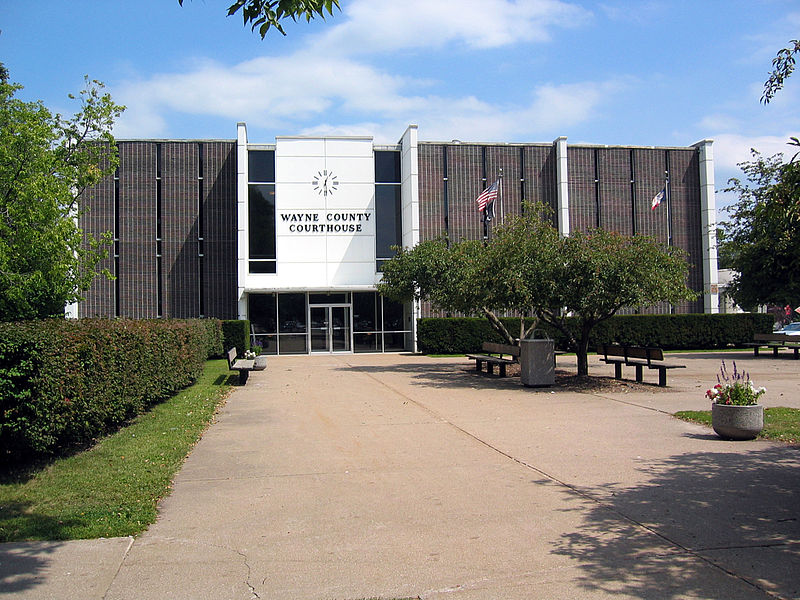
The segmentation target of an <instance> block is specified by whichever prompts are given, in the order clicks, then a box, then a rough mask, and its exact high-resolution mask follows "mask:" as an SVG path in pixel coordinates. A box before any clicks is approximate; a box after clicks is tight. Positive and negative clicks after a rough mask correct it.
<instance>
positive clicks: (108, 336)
mask: <svg viewBox="0 0 800 600" xmlns="http://www.w3.org/2000/svg"><path fill="white" fill-rule="evenodd" d="M221 353H222V327H221V323H220V321H217V320H211V319H208V320H206V319H203V320H200V319H197V320H141V321H138V320H137V321H134V320H125V319H120V320H106V319H82V320H78V321H72V320H52V321H29V322H23V323H0V417H1V418H0V463H2V462H6V461H18V460H20V459H25V458H31V457H34V456H37V455H50V454H54V453H56V452H57V451H59V450H61V449H63V448H69V447H76V446H81V445H85V444H87V443H89V442H91V441H93V440H95V439H96V438H98V437H99V436H102V435H105V434H106V433H108V432H110V431H113V430H114V429H116V428H117V427H119V426H120V425H121V424H122V423H124V422H125V421H126V420H128V419H131V418H132V417H134V416H136V415H137V414H139V413H141V412H142V411H143V410H145V409H146V408H148V407H149V406H151V405H152V404H154V403H156V402H159V401H162V400H164V399H166V398H169V397H170V396H172V395H174V394H175V393H176V392H177V391H178V390H180V389H182V388H184V387H186V386H188V385H190V384H191V383H193V382H194V381H195V380H196V379H197V377H198V376H199V375H200V373H202V371H203V366H204V363H205V361H206V360H207V359H208V358H209V357H210V356H218V355H220V354H221Z"/></svg>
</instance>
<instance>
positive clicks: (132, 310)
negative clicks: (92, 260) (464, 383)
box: [79, 140, 703, 318]
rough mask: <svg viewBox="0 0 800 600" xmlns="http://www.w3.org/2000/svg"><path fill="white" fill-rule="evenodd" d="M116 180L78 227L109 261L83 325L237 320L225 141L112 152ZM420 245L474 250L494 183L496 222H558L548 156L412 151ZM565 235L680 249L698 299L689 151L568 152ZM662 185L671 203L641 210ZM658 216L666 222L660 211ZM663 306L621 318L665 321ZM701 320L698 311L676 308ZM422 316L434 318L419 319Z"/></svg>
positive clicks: (698, 250) (103, 187)
mask: <svg viewBox="0 0 800 600" xmlns="http://www.w3.org/2000/svg"><path fill="white" fill-rule="evenodd" d="M118 146H119V152H120V168H119V170H118V173H117V176H116V177H108V178H106V179H105V180H103V181H102V182H101V183H99V184H98V185H96V186H94V187H93V188H91V189H89V190H87V191H86V193H85V195H84V197H83V206H82V208H83V213H82V215H81V225H82V227H83V228H84V229H85V230H86V231H87V232H90V233H92V234H93V235H95V236H99V235H100V234H102V233H103V232H106V231H108V232H112V233H113V234H114V236H115V239H116V241H115V246H114V249H115V253H116V256H115V255H114V254H115V253H114V252H112V253H111V256H109V258H108V259H106V260H105V261H104V262H103V264H102V267H104V268H107V269H108V270H109V271H111V272H112V273H114V274H115V275H116V280H114V281H109V280H107V279H105V278H102V277H98V278H96V279H95V280H94V282H93V284H92V287H91V289H90V290H89V291H88V292H87V294H86V300H85V301H84V302H82V303H81V304H80V306H79V314H80V315H82V316H104V317H114V316H125V317H134V318H152V317H159V316H160V317H177V318H181V317H197V316H211V317H219V318H236V316H237V313H238V309H237V295H236V294H237V276H236V269H237V247H236V240H237V216H236V196H237V189H236V185H237V168H236V143H235V142H233V141H156V140H143V141H120V142H119V143H118ZM418 156H419V165H418V172H419V182H418V183H419V213H420V214H419V224H420V238H421V239H422V240H428V239H433V238H436V237H438V236H440V235H444V234H447V235H448V236H449V237H450V239H452V240H460V239H473V240H475V239H483V237H484V228H483V224H482V223H481V215H480V214H479V213H478V211H477V206H476V204H475V199H476V198H477V196H478V194H480V192H481V191H482V190H483V189H484V188H485V187H486V186H487V185H489V184H491V183H492V182H494V181H495V180H496V179H497V178H498V177H499V176H500V174H501V173H502V182H503V183H502V209H501V208H500V207H499V206H498V207H497V212H498V215H497V216H498V219H499V217H500V214H499V213H500V211H501V210H502V211H503V212H504V213H505V214H506V215H511V214H519V212H520V211H521V210H523V205H524V204H525V203H529V202H538V203H542V204H544V205H545V206H547V207H549V208H550V210H551V211H552V218H553V222H554V224H555V223H556V220H557V207H558V186H557V184H558V182H557V170H556V165H557V155H556V146H555V145H554V144H472V143H469V144H467V143H458V142H453V143H435V142H420V143H419V146H418ZM567 158H568V169H567V171H568V181H567V189H568V203H569V228H570V231H586V230H588V229H591V228H593V227H602V228H604V229H610V230H615V231H619V232H621V233H624V234H633V233H638V234H647V235H651V236H653V237H655V238H656V239H659V240H661V241H663V242H665V243H667V242H669V241H670V234H671V243H672V244H673V245H674V246H676V247H678V248H682V249H684V250H685V251H686V252H687V253H688V256H689V262H690V263H691V265H692V268H691V271H690V280H689V283H690V285H691V287H692V288H693V289H695V290H698V291H700V290H702V287H703V281H702V268H701V258H702V231H701V230H700V181H699V159H698V151H697V150H696V149H694V148H622V147H605V146H580V145H576V146H569V147H568V150H567ZM667 175H669V186H668V190H669V202H668V206H667V203H665V204H662V205H661V206H660V207H659V208H658V209H656V210H651V209H650V203H651V201H652V198H653V196H654V195H655V194H657V193H658V192H659V191H660V190H661V189H663V188H664V187H665V183H666V181H667ZM667 208H668V209H669V210H667ZM670 310H673V309H672V308H671V307H669V306H667V305H663V306H655V307H649V308H643V307H633V308H631V309H630V310H629V312H635V311H646V312H669V311H670ZM674 310H675V311H677V312H702V310H703V303H702V300H701V299H700V300H696V301H693V302H687V303H683V304H681V305H679V306H676V307H674ZM423 314H424V315H426V316H428V315H431V314H433V313H432V311H431V310H430V308H429V307H423Z"/></svg>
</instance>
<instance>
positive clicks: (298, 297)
mask: <svg viewBox="0 0 800 600" xmlns="http://www.w3.org/2000/svg"><path fill="white" fill-rule="evenodd" d="M278 324H279V326H280V329H279V332H280V333H305V332H306V295H305V294H279V295H278ZM281 354H283V350H281Z"/></svg>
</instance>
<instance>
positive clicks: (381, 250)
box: [375, 185, 403, 259]
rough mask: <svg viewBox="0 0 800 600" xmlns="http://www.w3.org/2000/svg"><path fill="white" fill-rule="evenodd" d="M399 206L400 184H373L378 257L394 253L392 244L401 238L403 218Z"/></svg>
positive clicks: (398, 243) (376, 252)
mask: <svg viewBox="0 0 800 600" xmlns="http://www.w3.org/2000/svg"><path fill="white" fill-rule="evenodd" d="M400 211H401V206H400V186H398V185H376V186H375V229H376V231H375V256H376V258H378V259H382V258H383V259H385V258H391V257H393V256H394V255H395V251H394V250H392V249H391V247H392V246H399V245H400V244H401V243H402V240H403V220H402V215H401V212H400Z"/></svg>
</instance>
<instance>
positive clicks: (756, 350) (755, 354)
mask: <svg viewBox="0 0 800 600" xmlns="http://www.w3.org/2000/svg"><path fill="white" fill-rule="evenodd" d="M753 356H758V346H754V347H753Z"/></svg>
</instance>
